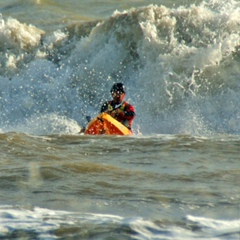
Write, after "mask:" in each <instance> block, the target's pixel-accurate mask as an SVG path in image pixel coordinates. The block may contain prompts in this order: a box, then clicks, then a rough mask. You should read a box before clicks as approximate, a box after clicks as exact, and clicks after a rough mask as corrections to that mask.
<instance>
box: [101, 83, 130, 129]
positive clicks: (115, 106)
mask: <svg viewBox="0 0 240 240" xmlns="http://www.w3.org/2000/svg"><path fill="white" fill-rule="evenodd" d="M110 92H111V94H112V98H113V99H112V100H110V101H107V102H105V103H104V104H103V105H102V107H101V111H100V112H101V113H102V112H105V113H108V114H109V115H111V116H112V117H113V118H115V119H116V120H117V121H119V122H121V123H122V124H123V125H124V126H126V127H127V128H128V129H130V130H131V127H132V122H133V120H134V118H135V109H134V106H133V105H131V104H130V103H128V102H126V101H124V98H125V96H126V87H125V86H124V85H123V83H114V84H113V86H112V88H111V91H110Z"/></svg>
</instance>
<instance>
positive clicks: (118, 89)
mask: <svg viewBox="0 0 240 240" xmlns="http://www.w3.org/2000/svg"><path fill="white" fill-rule="evenodd" d="M112 92H121V93H126V87H125V86H124V85H123V83H114V84H113V86H112V88H111V93H112Z"/></svg>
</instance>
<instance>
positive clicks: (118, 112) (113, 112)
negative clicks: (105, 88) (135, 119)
mask: <svg viewBox="0 0 240 240" xmlns="http://www.w3.org/2000/svg"><path fill="white" fill-rule="evenodd" d="M110 115H111V116H112V117H117V116H120V115H124V112H123V111H122V110H121V109H119V108H118V109H116V110H114V111H112V112H111V113H110Z"/></svg>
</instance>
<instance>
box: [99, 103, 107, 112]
mask: <svg viewBox="0 0 240 240" xmlns="http://www.w3.org/2000/svg"><path fill="white" fill-rule="evenodd" d="M107 110H108V102H105V103H104V104H103V105H102V107H101V110H100V113H102V112H106V111H107Z"/></svg>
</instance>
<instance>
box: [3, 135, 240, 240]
mask: <svg viewBox="0 0 240 240" xmlns="http://www.w3.org/2000/svg"><path fill="white" fill-rule="evenodd" d="M239 146H240V140H239V138H238V137H233V136H216V137H212V138H201V137H193V136H189V135H175V136H174V135H169V136H168V135H159V136H151V137H150V136H149V137H143V136H139V137H138V136H135V137H108V136H101V137H91V136H78V135H72V136H71V135H63V136H57V135H53V136H47V137H31V136H28V135H24V134H17V133H8V134H1V155H2V157H1V181H0V182H1V185H0V186H1V208H0V217H1V236H4V237H13V236H22V235H23V236H26V237H27V238H31V237H32V236H36V237H38V238H45V237H46V236H47V238H50V239H54V238H57V237H60V238H64V237H70V238H71V237H73V238H75V237H76V238H80V237H83V238H84V237H85V238H89V239H90V238H91V239H92V238H93V239H95V238H96V239H99V238H100V239H106V238H111V237H112V238H115V239H172V238H176V239H182V238H187V239H195V238H200V237H201V238H208V239H211V238H214V239H237V237H238V236H239V235H238V234H239V223H240V222H239V220H238V219H239V212H238V209H239V174H240V170H239ZM27 229H28V230H27Z"/></svg>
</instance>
